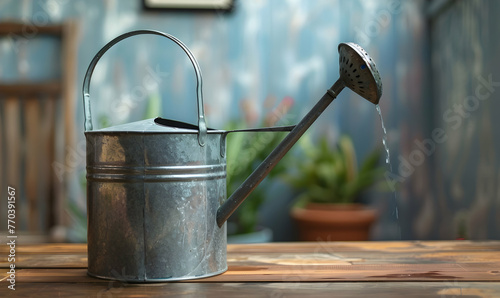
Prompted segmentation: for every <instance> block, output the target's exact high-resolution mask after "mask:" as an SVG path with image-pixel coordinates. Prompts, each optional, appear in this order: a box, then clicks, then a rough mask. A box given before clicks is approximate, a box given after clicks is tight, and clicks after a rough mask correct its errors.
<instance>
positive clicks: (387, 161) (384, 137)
mask: <svg viewBox="0 0 500 298" xmlns="http://www.w3.org/2000/svg"><path fill="white" fill-rule="evenodd" d="M375 108H376V109H377V112H378V115H379V117H380V123H381V124H382V130H383V132H384V134H383V135H382V143H383V144H384V149H385V153H386V155H385V163H386V164H387V165H389V170H390V171H391V173H392V164H391V154H390V152H389V145H388V142H387V130H386V129H385V125H384V118H383V117H382V110H381V109H380V106H379V105H375ZM393 195H394V206H395V209H394V214H395V216H396V221H397V224H398V234H399V235H398V236H399V240H401V225H400V224H399V210H398V198H397V192H396V189H394V190H393Z"/></svg>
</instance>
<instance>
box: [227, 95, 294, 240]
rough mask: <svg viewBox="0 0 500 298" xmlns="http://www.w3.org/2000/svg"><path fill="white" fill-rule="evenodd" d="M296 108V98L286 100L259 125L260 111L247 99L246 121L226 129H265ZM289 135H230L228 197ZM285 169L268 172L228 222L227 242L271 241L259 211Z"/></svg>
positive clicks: (269, 103)
mask: <svg viewBox="0 0 500 298" xmlns="http://www.w3.org/2000/svg"><path fill="white" fill-rule="evenodd" d="M273 100H274V99H273V98H270V99H268V101H266V102H267V104H268V105H273V104H274V102H273ZM292 105H293V99H291V98H289V97H285V98H284V99H283V100H281V101H280V102H279V103H278V104H277V107H276V108H274V109H273V110H271V111H269V112H268V113H266V114H265V115H264V119H263V120H262V121H261V122H260V123H256V122H257V118H258V115H257V112H256V111H255V108H254V107H253V106H252V102H251V101H248V100H244V101H242V109H243V112H244V114H245V120H244V121H242V120H240V121H230V122H229V123H228V124H227V125H226V127H225V129H226V130H233V129H237V128H241V127H249V126H250V127H252V126H255V127H265V126H274V125H276V124H277V122H279V121H280V120H281V121H282V120H283V119H282V118H283V116H285V115H286V113H287V112H288V110H289V109H290V108H291V106H292ZM285 135H286V133H278V132H244V133H241V132H240V133H232V134H229V135H228V136H227V141H226V146H227V150H226V153H227V157H226V160H227V177H226V185H227V194H228V196H229V195H231V194H232V193H233V192H234V191H235V190H236V189H237V188H238V187H239V186H240V185H241V184H242V183H243V182H244V181H245V180H246V178H248V176H249V175H250V174H251V173H252V172H253V171H254V170H255V169H256V168H257V167H258V166H259V165H260V163H262V161H264V159H265V158H266V157H267V156H268V155H269V153H271V151H272V150H273V149H274V148H275V147H276V146H277V145H278V144H279V143H280V142H281V140H282V139H283V137H284V136H285ZM285 168H286V166H285V163H284V162H281V163H278V165H277V166H276V167H275V168H274V169H273V170H272V171H271V172H270V173H269V175H268V176H267V177H266V178H265V179H264V181H262V183H261V184H260V185H259V187H257V188H256V189H255V190H253V191H252V193H251V194H250V196H249V197H248V198H247V199H246V200H245V201H244V202H243V203H242V204H241V206H240V207H238V209H237V210H236V211H235V213H234V214H233V215H231V217H230V218H229V220H228V224H227V229H228V242H229V243H256V242H270V241H272V230H271V229H269V228H267V227H263V226H260V225H259V224H258V223H259V211H260V207H261V206H262V204H263V203H264V201H265V199H266V196H267V193H268V188H269V187H268V186H270V183H271V181H272V180H273V179H275V178H277V177H279V176H281V174H282V173H283V172H284V170H285Z"/></svg>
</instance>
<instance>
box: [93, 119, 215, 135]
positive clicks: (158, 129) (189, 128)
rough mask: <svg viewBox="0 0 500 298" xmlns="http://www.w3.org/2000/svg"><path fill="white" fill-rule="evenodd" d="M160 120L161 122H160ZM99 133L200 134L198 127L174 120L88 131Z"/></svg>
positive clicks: (134, 123) (145, 121) (133, 123)
mask: <svg viewBox="0 0 500 298" xmlns="http://www.w3.org/2000/svg"><path fill="white" fill-rule="evenodd" d="M158 119H161V120H160V121H158ZM161 121H167V122H168V124H169V125H165V122H163V123H162V122H161ZM181 124H185V125H181ZM212 131H213V130H212ZM99 132H142V133H198V127H197V126H196V125H192V124H186V123H182V122H178V121H174V120H167V119H162V118H156V119H153V118H151V119H146V120H141V121H136V122H130V123H125V124H121V125H116V126H111V127H106V128H102V129H97V130H93V131H87V133H99Z"/></svg>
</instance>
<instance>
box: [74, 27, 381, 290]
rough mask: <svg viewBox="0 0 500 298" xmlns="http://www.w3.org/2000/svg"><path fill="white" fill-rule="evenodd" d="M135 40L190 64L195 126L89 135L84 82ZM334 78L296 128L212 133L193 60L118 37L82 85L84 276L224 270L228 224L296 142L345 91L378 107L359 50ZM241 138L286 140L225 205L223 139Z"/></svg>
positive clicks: (145, 276) (184, 275)
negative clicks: (271, 135)
mask: <svg viewBox="0 0 500 298" xmlns="http://www.w3.org/2000/svg"><path fill="white" fill-rule="evenodd" d="M139 34H153V35H159V36H163V37H166V38H168V39H170V40H171V41H173V42H174V43H176V44H177V45H178V46H180V47H181V48H182V50H183V51H184V52H185V53H186V54H187V56H188V57H189V59H190V61H191V63H192V66H193V68H194V72H195V75H196V80H197V85H196V95H197V99H196V100H197V106H198V123H197V125H192V124H186V123H182V122H178V121H174V120H168V119H163V118H156V119H148V120H143V121H138V122H134V123H128V124H123V125H118V126H113V127H108V128H104V129H99V130H94V129H93V126H92V116H91V109H90V107H91V100H90V93H89V88H90V80H91V77H92V73H93V71H94V68H95V66H96V64H97V62H98V61H99V59H100V58H101V57H102V55H103V54H104V53H105V52H106V51H107V50H108V49H109V48H111V47H112V46H113V45H115V44H116V43H118V42H119V41H121V40H123V39H125V38H128V37H131V36H134V35H139ZM339 55H340V60H339V65H340V78H339V79H338V80H337V81H336V82H335V84H334V85H333V86H332V87H331V88H330V89H328V90H327V92H326V93H325V95H324V96H323V97H322V98H321V99H320V100H319V101H318V103H317V104H316V105H315V106H314V107H313V108H312V110H311V111H310V112H309V113H308V114H307V115H306V116H305V117H304V118H303V119H302V120H301V121H300V122H299V123H298V124H297V125H295V126H287V127H270V128H258V129H246V130H245V129H244V130H234V131H224V130H217V129H209V128H207V126H206V123H205V114H204V111H203V94H202V76H201V71H200V68H199V66H198V63H197V61H196V59H195V57H194V56H193V54H192V53H191V51H190V50H189V49H188V48H187V47H186V46H185V45H184V44H183V43H182V42H181V41H180V40H179V39H177V38H175V37H174V36H172V35H170V34H167V33H163V32H159V31H153V30H137V31H132V32H128V33H125V34H123V35H120V36H118V37H116V38H115V39H113V40H112V41H110V42H109V43H108V44H106V45H105V46H104V47H103V48H102V49H101V50H100V51H99V52H98V53H97V54H96V55H95V57H94V58H93V59H92V61H91V63H90V65H89V67H88V69H87V72H86V75H85V78H84V82H83V99H84V118H85V137H86V146H87V216H88V235H87V236H88V239H87V240H88V274H89V275H90V276H94V277H98V278H105V279H112V280H121V281H126V282H137V283H147V282H164V281H174V280H185V279H195V278H203V277H209V276H213V275H217V274H220V273H223V272H224V271H226V270H227V260H226V245H227V239H226V237H227V235H226V224H225V222H226V220H227V219H228V217H229V216H230V215H231V214H232V213H233V212H234V211H235V210H236V208H238V206H239V205H240V204H241V203H242V202H243V200H245V198H246V197H247V196H248V195H249V194H250V193H251V192H252V190H254V189H255V188H256V187H257V185H258V184H259V183H260V182H261V181H262V180H263V179H264V178H265V176H266V175H267V174H268V173H269V172H270V171H271V170H272V169H273V167H274V166H275V165H276V163H277V162H278V161H279V160H280V159H281V158H282V157H283V156H284V155H285V153H286V152H287V151H288V150H289V149H290V148H291V147H292V146H293V145H294V144H295V142H297V140H298V139H299V138H300V137H301V136H302V135H303V134H304V132H305V131H306V130H307V129H308V128H309V127H310V126H311V124H312V123H313V122H314V121H315V120H316V119H317V118H318V117H319V115H320V114H321V113H322V112H323V111H324V110H325V109H326V107H327V106H328V105H329V104H330V103H331V102H332V101H333V100H334V99H335V98H336V97H337V95H338V94H339V93H340V92H341V91H342V90H343V88H344V87H349V88H350V89H352V90H353V91H354V92H356V93H358V94H359V95H360V96H362V97H363V98H365V99H367V100H368V101H370V102H372V103H374V104H377V103H378V101H379V99H380V96H381V94H382V84H381V80H380V76H379V73H378V71H377V69H376V66H375V63H374V62H373V61H372V59H371V58H370V57H369V55H368V54H367V53H366V52H365V51H364V50H363V49H362V48H361V47H360V46H358V45H356V44H353V43H341V44H340V45H339ZM237 131H290V132H289V133H288V134H287V136H286V137H285V138H284V139H283V141H282V142H281V143H280V144H279V145H278V146H277V147H276V148H275V149H274V151H272V153H270V155H269V156H268V157H267V158H266V159H265V160H264V161H263V162H262V164H261V165H260V166H259V167H258V168H257V169H256V170H255V171H254V172H253V173H252V174H251V175H250V176H249V177H248V178H247V180H246V181H245V182H244V183H243V184H242V185H241V186H240V187H239V188H238V189H237V190H236V191H235V192H234V193H233V194H232V195H231V196H230V197H229V198H227V199H226V180H225V179H226V152H225V150H226V146H225V141H226V136H227V134H228V133H230V132H237Z"/></svg>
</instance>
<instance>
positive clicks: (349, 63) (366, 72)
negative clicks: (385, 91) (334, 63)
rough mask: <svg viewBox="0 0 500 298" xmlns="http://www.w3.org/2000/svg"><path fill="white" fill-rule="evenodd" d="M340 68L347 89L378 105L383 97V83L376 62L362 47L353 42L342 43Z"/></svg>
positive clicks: (340, 47)
mask: <svg viewBox="0 0 500 298" xmlns="http://www.w3.org/2000/svg"><path fill="white" fill-rule="evenodd" d="M339 67H340V79H341V80H342V81H344V83H345V85H346V87H348V88H349V89H351V90H352V91H354V92H356V93H357V94H359V95H360V96H361V97H363V98H365V99H367V100H368V101H370V102H372V103H374V104H378V102H379V100H380V97H381V96H382V81H381V79H380V74H379V73H378V70H377V67H376V66H375V62H374V61H373V60H372V58H371V57H370V55H368V53H367V52H366V51H365V50H364V49H363V48H362V47H360V46H359V45H357V44H355V43H352V42H349V43H341V44H340V45H339Z"/></svg>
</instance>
